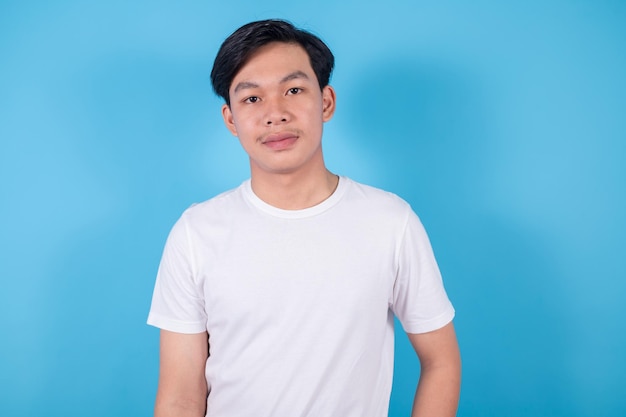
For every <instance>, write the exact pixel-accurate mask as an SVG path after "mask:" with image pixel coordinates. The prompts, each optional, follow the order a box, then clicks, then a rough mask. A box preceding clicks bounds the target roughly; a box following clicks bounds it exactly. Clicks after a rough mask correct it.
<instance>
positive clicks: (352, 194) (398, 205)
mask: <svg viewBox="0 0 626 417" xmlns="http://www.w3.org/2000/svg"><path fill="white" fill-rule="evenodd" d="M342 178H343V179H344V180H345V181H346V182H348V191H347V193H346V199H347V200H348V201H350V202H352V203H355V204H359V205H363V206H365V207H367V208H368V209H369V210H382V211H385V212H388V213H390V214H400V213H408V212H411V211H412V209H411V206H410V205H409V203H407V202H406V201H405V200H404V199H402V198H401V197H399V196H398V195H396V194H394V193H392V192H389V191H385V190H383V189H381V188H376V187H373V186H371V185H366V184H362V183H359V182H356V181H354V180H351V179H349V178H345V177H342Z"/></svg>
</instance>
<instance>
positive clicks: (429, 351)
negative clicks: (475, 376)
mask: <svg viewBox="0 0 626 417" xmlns="http://www.w3.org/2000/svg"><path fill="white" fill-rule="evenodd" d="M408 336H409V340H410V341H411V345H413V349H415V353H417V356H418V358H419V361H420V364H421V366H422V369H425V368H428V367H439V366H446V367H450V366H451V367H454V368H458V369H459V371H460V367H461V356H460V352H459V345H458V342H457V339H456V333H455V331H454V325H453V324H452V322H450V323H448V324H446V325H445V326H443V327H442V328H440V329H437V330H434V331H432V332H427V333H420V334H411V333H409V334H408Z"/></svg>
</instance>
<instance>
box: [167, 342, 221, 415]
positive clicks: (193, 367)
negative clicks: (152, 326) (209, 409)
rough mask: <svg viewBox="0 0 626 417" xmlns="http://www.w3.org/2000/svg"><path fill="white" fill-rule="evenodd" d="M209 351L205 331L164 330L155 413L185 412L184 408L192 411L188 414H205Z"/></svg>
mask: <svg viewBox="0 0 626 417" xmlns="http://www.w3.org/2000/svg"><path fill="white" fill-rule="evenodd" d="M208 351H209V345H208V335H207V333H206V332H203V333H197V334H183V333H175V332H170V331H167V330H161V342H160V363H159V388H158V390H157V399H156V405H155V415H158V416H169V415H183V414H182V412H183V411H185V412H187V411H189V412H191V413H190V414H189V415H198V416H204V412H205V408H206V398H207V394H208V389H207V384H206V379H205V365H206V360H207V358H208V355H209V353H208ZM175 410H176V411H175Z"/></svg>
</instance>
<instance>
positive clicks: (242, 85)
mask: <svg viewBox="0 0 626 417" xmlns="http://www.w3.org/2000/svg"><path fill="white" fill-rule="evenodd" d="M298 78H303V79H305V80H308V79H309V76H308V75H306V74H305V73H304V72H302V71H300V70H298V71H294V72H292V73H291V74H288V75H286V76H284V77H283V78H282V79H281V80H280V81H279V83H280V84H284V83H286V82H288V81H291V80H295V79H298ZM248 88H259V85H258V84H257V83H255V82H252V81H242V82H240V83H238V84H237V85H236V86H235V90H234V91H233V92H235V93H236V92H237V91H239V90H245V89H248Z"/></svg>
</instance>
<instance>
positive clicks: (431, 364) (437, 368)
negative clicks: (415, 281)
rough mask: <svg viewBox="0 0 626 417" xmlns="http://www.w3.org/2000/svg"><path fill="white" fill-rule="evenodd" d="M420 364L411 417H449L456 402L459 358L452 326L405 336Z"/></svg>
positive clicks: (453, 412)
mask: <svg viewBox="0 0 626 417" xmlns="http://www.w3.org/2000/svg"><path fill="white" fill-rule="evenodd" d="M408 336H409V340H410V341H411V344H412V345H413V348H414V349H415V353H417V356H418V358H419V361H420V365H421V372H420V379H419V383H418V385H417V392H416V393H415V401H414V403H413V412H412V413H411V415H412V417H423V416H428V417H453V416H455V415H456V410H457V407H458V403H459V392H460V386H461V356H460V354H459V346H458V344H457V340H456V334H455V332H454V326H453V325H452V323H448V324H447V325H445V326H444V327H442V328H441V329H438V330H435V331H432V332H428V333H423V334H409V335H408Z"/></svg>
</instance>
